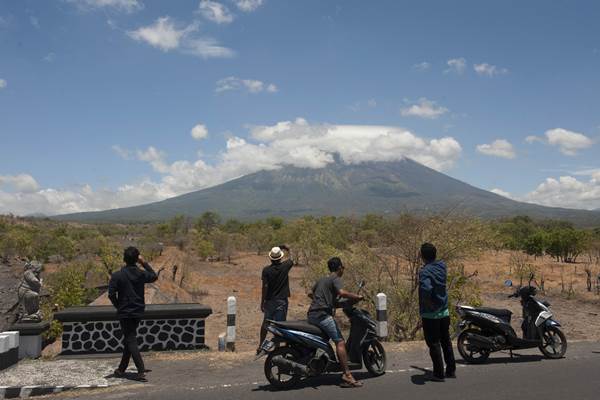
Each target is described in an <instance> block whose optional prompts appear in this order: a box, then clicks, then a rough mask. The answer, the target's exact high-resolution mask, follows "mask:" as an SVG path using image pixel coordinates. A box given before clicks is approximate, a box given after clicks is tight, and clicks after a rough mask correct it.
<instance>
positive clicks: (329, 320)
mask: <svg viewBox="0 0 600 400" xmlns="http://www.w3.org/2000/svg"><path fill="white" fill-rule="evenodd" d="M308 322H310V323H311V324H313V325H316V326H318V327H319V328H321V330H322V331H323V332H325V333H326V334H327V336H329V339H331V340H333V342H334V343H339V342H341V341H343V340H344V337H343V336H342V332H341V331H340V328H339V327H338V324H337V322H335V319H334V318H333V317H332V316H331V315H328V316H326V317H325V318H322V319H320V320H316V319H312V318H309V319H308Z"/></svg>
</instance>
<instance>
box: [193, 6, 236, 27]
mask: <svg viewBox="0 0 600 400" xmlns="http://www.w3.org/2000/svg"><path fill="white" fill-rule="evenodd" d="M198 12H199V13H200V14H201V15H202V16H203V17H204V18H206V19H208V20H209V21H212V22H216V23H217V24H229V23H231V22H232V21H233V14H231V12H230V11H229V8H227V6H225V5H224V4H221V3H218V2H216V1H211V0H202V1H201V2H200V5H199V6H198Z"/></svg>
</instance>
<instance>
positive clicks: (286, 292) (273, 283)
mask: <svg viewBox="0 0 600 400" xmlns="http://www.w3.org/2000/svg"><path fill="white" fill-rule="evenodd" d="M293 266H294V263H293V262H292V260H286V261H284V262H282V263H279V264H275V263H273V264H271V265H269V266H266V267H265V268H264V269H263V271H262V281H263V285H264V284H266V285H267V297H266V299H265V300H267V301H269V300H287V298H288V297H290V280H289V277H288V274H289V272H290V269H292V267H293Z"/></svg>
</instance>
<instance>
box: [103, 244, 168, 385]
mask: <svg viewBox="0 0 600 400" xmlns="http://www.w3.org/2000/svg"><path fill="white" fill-rule="evenodd" d="M123 261H125V266H124V267H123V268H121V270H120V271H117V272H115V273H113V274H112V276H111V277H110V282H109V283H108V298H109V299H110V301H111V303H112V304H113V305H114V306H115V308H116V309H117V317H118V318H119V322H120V323H121V332H122V333H123V357H122V358H121V364H119V368H117V369H116V370H115V373H114V375H115V376H116V377H118V378H121V377H124V376H125V370H126V369H127V366H128V365H129V360H130V358H133V362H134V363H135V366H136V368H137V375H136V376H135V377H134V379H135V380H138V381H142V382H145V381H146V376H145V373H146V368H145V367H144V361H143V360H142V356H141V355H140V350H139V348H138V344H137V328H138V325H139V324H140V318H141V317H142V315H144V310H145V308H146V302H145V298H144V285H145V284H146V283H152V282H154V281H156V280H157V279H158V275H156V273H155V272H154V270H153V269H152V267H151V266H150V264H148V263H147V262H146V261H145V260H144V258H143V257H142V256H141V255H140V252H139V250H138V249H136V248H135V247H128V248H126V249H125V252H124V254H123ZM138 263H139V264H140V266H141V267H142V268H143V269H142V268H139V267H138V266H137V264H138Z"/></svg>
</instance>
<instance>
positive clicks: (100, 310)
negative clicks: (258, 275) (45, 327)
mask: <svg viewBox="0 0 600 400" xmlns="http://www.w3.org/2000/svg"><path fill="white" fill-rule="evenodd" d="M211 312H212V310H211V309H210V308H209V307H206V306H202V305H200V304H160V305H149V306H147V308H146V313H145V315H144V317H143V318H142V320H141V322H140V326H139V327H138V344H139V345H140V349H141V350H142V351H149V350H152V351H162V350H194V349H202V348H205V347H206V345H205V341H204V333H205V331H204V326H205V319H206V318H207V317H208V316H209V315H210V314H211ZM55 318H56V319H58V320H59V321H61V322H62V324H63V335H62V353H61V354H90V353H118V352H121V350H122V344H121V340H122V333H121V326H120V323H119V321H118V320H117V318H116V313H115V310H114V308H113V307H112V306H88V307H77V308H72V309H67V310H64V311H62V312H60V313H57V314H56V315H55Z"/></svg>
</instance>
